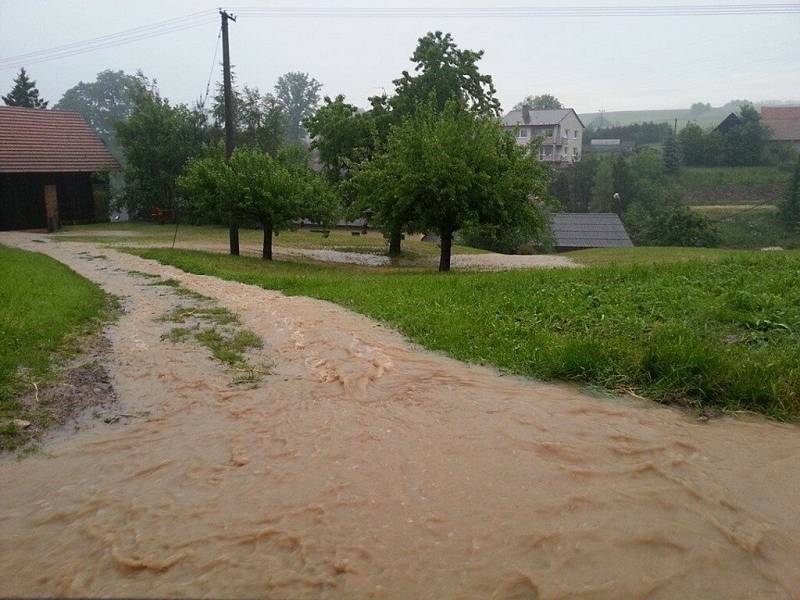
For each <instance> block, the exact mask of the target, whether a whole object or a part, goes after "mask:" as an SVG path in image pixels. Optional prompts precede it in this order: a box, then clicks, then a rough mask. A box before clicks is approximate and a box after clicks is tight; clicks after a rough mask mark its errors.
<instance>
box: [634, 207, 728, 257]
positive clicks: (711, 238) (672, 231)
mask: <svg viewBox="0 0 800 600" xmlns="http://www.w3.org/2000/svg"><path fill="white" fill-rule="evenodd" d="M644 229H645V230H644V234H643V235H644V237H645V239H646V240H647V243H648V244H650V245H654V246H693V247H714V246H716V245H717V244H718V243H719V238H718V236H717V232H716V230H715V229H714V226H713V225H712V224H711V221H709V219H708V217H706V216H704V215H700V214H698V213H696V212H692V211H691V210H689V208H688V207H686V206H684V205H677V206H672V207H669V208H665V209H663V210H659V211H657V212H655V213H654V214H653V216H652V217H651V218H650V219H649V221H648V223H647V224H646V226H645V228H644Z"/></svg>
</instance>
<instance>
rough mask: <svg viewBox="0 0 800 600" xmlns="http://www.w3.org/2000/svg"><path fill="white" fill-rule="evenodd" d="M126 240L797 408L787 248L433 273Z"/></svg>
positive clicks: (482, 349) (618, 382)
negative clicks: (268, 260) (572, 266)
mask: <svg viewBox="0 0 800 600" xmlns="http://www.w3.org/2000/svg"><path fill="white" fill-rule="evenodd" d="M131 251H132V252H134V253H136V254H138V255H140V256H144V257H146V258H152V259H156V260H159V261H161V262H164V263H167V264H171V265H175V266H177V267H178V268H181V269H184V270H186V271H189V272H192V273H202V274H209V275H215V276H218V277H222V278H225V279H230V280H235V281H243V282H246V283H251V284H255V285H259V286H262V287H265V288H269V289H277V290H281V291H283V292H284V293H287V294H292V295H306V296H311V297H315V298H322V299H325V300H329V301H332V302H336V303H338V304H341V305H343V306H345V307H347V308H350V309H352V310H355V311H358V312H361V313H364V314H366V315H369V316H370V317H373V318H375V319H377V320H379V321H382V322H385V323H387V324H389V325H391V326H393V327H395V328H397V329H399V330H400V331H402V332H403V333H404V334H406V335H407V336H408V337H409V338H411V339H412V340H414V341H416V342H418V343H420V344H422V345H424V346H425V347H427V348H430V349H432V350H437V351H442V352H445V353H447V354H450V355H451V356H454V357H455V358H458V359H461V360H465V361H470V362H475V363H486V364H491V365H495V366H497V367H499V368H502V369H506V370H508V371H510V372H513V373H519V374H523V375H529V376H533V377H538V378H543V379H548V380H568V381H576V382H582V383H585V384H591V385H596V386H601V387H603V388H606V389H609V390H615V391H620V390H632V391H635V392H636V393H639V394H642V395H646V396H648V397H651V398H654V399H657V400H662V401H674V402H680V403H686V404H690V405H694V406H697V407H701V408H718V409H722V410H727V411H738V410H750V411H757V412H761V413H764V414H767V415H769V416H771V417H774V418H778V419H796V418H798V417H800V253H797V252H784V253H754V252H753V253H729V254H728V255H726V254H725V253H724V252H720V251H706V252H703V251H702V250H695V251H691V253H690V254H692V255H693V256H690V254H686V253H685V251H684V250H678V251H676V252H670V251H669V250H665V249H657V250H655V249H644V251H642V252H640V250H639V249H631V250H625V251H621V252H627V253H628V254H629V255H630V258H628V259H626V260H621V257H620V256H619V255H617V256H613V255H612V254H613V253H609V252H603V251H601V252H597V251H593V252H589V251H587V252H584V253H582V254H581V255H580V258H581V259H582V260H583V261H584V262H586V263H588V264H595V265H598V266H593V267H590V268H586V269H579V270H567V269H563V270H551V271H544V270H542V271H516V272H511V271H506V272H498V273H451V274H447V275H439V274H435V273H422V272H414V271H406V272H396V271H395V272H385V271H381V270H374V269H372V270H368V269H364V268H358V267H348V268H341V267H333V266H324V265H311V264H304V263H295V262H291V263H287V262H276V263H274V264H265V263H264V262H262V261H260V260H258V259H254V258H247V257H241V258H236V257H229V256H225V255H221V254H209V253H201V252H191V251H170V250H163V249H134V250H131ZM593 254H594V256H593ZM640 254H641V255H642V256H639V255H640ZM687 258H697V259H705V260H687ZM614 262H616V263H622V262H624V263H627V264H625V265H620V264H608V263H614ZM603 263H606V264H603ZM637 263H640V264H637ZM641 263H644V264H641ZM653 263H655V264H653Z"/></svg>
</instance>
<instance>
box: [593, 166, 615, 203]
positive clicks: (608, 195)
mask: <svg viewBox="0 0 800 600" xmlns="http://www.w3.org/2000/svg"><path fill="white" fill-rule="evenodd" d="M614 193H615V190H614V171H613V167H612V163H611V161H609V160H601V161H600V164H599V165H598V167H597V171H596V172H595V175H594V185H593V186H592V200H591V202H590V203H589V210H590V211H591V212H611V209H612V208H613V206H614V197H613V196H614Z"/></svg>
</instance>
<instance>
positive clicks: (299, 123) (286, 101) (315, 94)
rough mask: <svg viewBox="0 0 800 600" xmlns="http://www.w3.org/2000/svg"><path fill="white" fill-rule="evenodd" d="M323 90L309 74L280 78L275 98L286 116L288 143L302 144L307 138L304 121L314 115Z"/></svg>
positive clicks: (292, 74)
mask: <svg viewBox="0 0 800 600" xmlns="http://www.w3.org/2000/svg"><path fill="white" fill-rule="evenodd" d="M321 89H322V84H321V83H320V82H319V81H317V80H316V79H314V78H313V77H310V76H309V74H308V73H300V72H291V73H286V74H285V75H281V76H280V77H279V78H278V82H277V83H276V84H275V98H276V99H277V102H278V104H279V105H280V106H281V108H283V110H284V112H285V115H286V116H285V118H286V139H287V140H288V141H290V142H300V141H302V140H303V138H304V137H305V130H304V129H303V120H304V119H307V118H308V117H310V116H311V115H313V114H314V111H315V110H316V108H317V105H318V104H319V99H320V98H319V91H320V90H321Z"/></svg>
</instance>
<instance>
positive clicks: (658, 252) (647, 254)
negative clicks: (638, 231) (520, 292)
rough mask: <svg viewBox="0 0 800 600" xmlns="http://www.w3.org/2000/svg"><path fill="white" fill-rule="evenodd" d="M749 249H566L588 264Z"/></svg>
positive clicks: (693, 257) (705, 256) (707, 256)
mask: <svg viewBox="0 0 800 600" xmlns="http://www.w3.org/2000/svg"><path fill="white" fill-rule="evenodd" d="M747 254H749V253H748V252H740V251H736V250H724V249H721V248H679V247H663V246H639V247H637V248H592V249H590V250H574V251H572V252H565V253H564V256H568V257H570V258H571V259H572V260H574V261H575V262H578V263H580V264H582V265H585V266H587V267H596V266H602V265H618V266H625V265H653V264H664V263H680V262H687V261H697V260H720V259H723V258H727V257H733V256H737V255H747Z"/></svg>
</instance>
